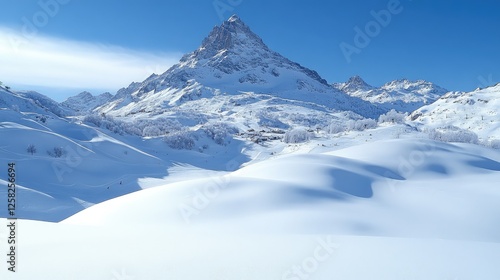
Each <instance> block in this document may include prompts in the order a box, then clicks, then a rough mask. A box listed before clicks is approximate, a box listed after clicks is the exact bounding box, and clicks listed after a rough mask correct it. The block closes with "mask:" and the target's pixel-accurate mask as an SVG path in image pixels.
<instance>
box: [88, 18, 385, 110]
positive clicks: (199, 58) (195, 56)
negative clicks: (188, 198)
mask: <svg viewBox="0 0 500 280" xmlns="http://www.w3.org/2000/svg"><path fill="white" fill-rule="evenodd" d="M243 92H250V93H254V94H265V95H270V96H273V97H274V98H276V99H282V100H284V101H281V102H282V103H285V102H289V101H288V100H293V101H299V102H305V103H312V104H316V105H317V106H323V107H325V108H329V109H330V110H331V111H346V110H348V111H354V112H356V113H357V114H360V115H363V116H365V117H377V116H378V115H380V114H381V113H382V112H383V111H382V110H380V109H379V108H377V107H376V106H374V105H372V104H370V103H369V102H366V101H363V100H360V99H359V98H356V97H350V96H348V95H346V94H344V93H342V92H340V91H338V90H335V89H333V88H332V87H330V86H329V85H328V84H327V83H326V81H325V80H323V79H322V78H321V77H320V76H319V75H318V74H317V73H316V72H315V71H312V70H309V69H307V68H305V67H303V66H301V65H299V64H298V63H295V62H292V61H290V60H289V59H287V58H285V57H283V56H281V55H280V54H278V53H276V52H274V51H272V50H270V49H269V48H268V47H267V46H266V45H265V44H264V43H263V42H262V40H261V39H260V38H259V37H258V36H257V35H256V34H255V33H253V32H252V31H251V30H250V29H249V28H248V26H246V25H245V24H244V23H243V22H242V21H241V20H240V19H239V18H238V17H237V16H233V17H231V18H230V19H229V20H227V21H225V22H224V23H223V24H222V25H221V26H216V27H215V28H214V29H213V30H212V32H211V33H210V34H209V35H208V37H207V38H205V39H204V40H203V42H202V45H201V46H200V47H199V48H198V49H197V50H195V51H194V52H192V53H189V54H186V55H185V56H184V57H183V58H182V59H181V60H180V62H179V63H178V64H176V65H174V66H173V67H172V68H170V69H169V70H168V71H167V72H165V73H163V74H161V75H152V76H151V77H149V78H148V79H146V80H145V81H144V82H142V83H140V84H137V83H133V84H132V85H131V86H130V87H129V88H128V89H122V90H121V92H120V93H119V94H117V95H116V96H115V97H114V98H113V99H112V100H111V101H110V102H109V103H108V104H105V105H103V106H101V107H100V108H99V109H98V111H99V112H101V113H106V114H111V115H114V116H128V115H130V114H131V113H134V112H137V111H142V112H146V113H148V114H150V115H156V114H161V113H162V112H163V111H165V110H169V109H171V108H174V107H177V106H180V105H182V104H185V103H189V102H191V101H195V100H200V99H202V100H210V99H211V98H214V97H219V96H228V98H231V97H235V96H237V95H239V94H241V93H243ZM198 110H199V111H200V112H204V111H206V112H207V113H208V110H207V109H206V108H203V107H200V108H199V109H198Z"/></svg>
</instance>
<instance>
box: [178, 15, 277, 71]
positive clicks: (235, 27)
mask: <svg viewBox="0 0 500 280" xmlns="http://www.w3.org/2000/svg"><path fill="white" fill-rule="evenodd" d="M242 49H247V50H248V49H254V50H255V49H259V50H266V51H269V49H268V47H267V46H266V45H265V44H264V42H263V41H262V39H261V38H260V37H259V36H257V35H256V34H255V33H253V32H252V31H251V30H250V28H249V27H248V26H247V25H246V24H245V23H244V22H243V21H242V20H241V19H240V18H239V17H238V16H236V15H233V16H232V17H231V18H229V20H227V21H225V22H224V23H222V25H220V26H215V27H214V28H213V30H212V32H210V34H209V35H208V36H207V37H206V38H205V39H204V40H203V42H202V44H201V46H200V47H199V48H198V49H197V50H196V51H194V52H193V53H190V54H187V55H185V56H184V57H183V58H182V59H181V62H189V61H191V60H193V59H196V60H204V59H210V58H213V57H214V56H222V55H224V54H227V52H232V53H235V52H240V51H241V50H242Z"/></svg>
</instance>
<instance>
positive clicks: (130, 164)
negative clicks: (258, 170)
mask: <svg viewBox="0 0 500 280" xmlns="http://www.w3.org/2000/svg"><path fill="white" fill-rule="evenodd" d="M11 97H12V99H13V100H14V101H17V103H16V104H19V105H18V107H20V108H21V109H23V104H24V103H23V102H25V103H26V106H28V105H32V104H33V103H32V102H31V100H25V99H22V98H19V97H16V96H11ZM16 98H17V99H16ZM11 103H12V102H11ZM33 106H34V105H33ZM24 109H26V108H24ZM40 112H43V110H42V109H40ZM194 133H196V134H193V137H196V138H195V139H194V140H193V150H192V151H191V150H177V149H174V148H171V147H170V146H169V143H167V142H166V141H164V139H163V138H162V137H153V138H142V137H138V136H132V135H120V134H115V133H113V132H110V131H109V130H106V129H99V128H96V127H91V126H88V125H85V124H82V123H80V122H79V121H78V120H77V119H76V121H68V120H66V119H63V118H59V117H57V116H55V115H46V114H41V113H31V112H17V111H13V110H10V109H7V108H4V109H1V110H0V134H1V135H2V136H3V137H0V163H1V164H2V165H7V163H8V162H16V164H17V166H18V168H19V176H18V181H17V182H18V187H19V189H18V194H19V196H22V197H23V206H22V207H20V208H19V209H18V211H17V213H18V214H19V217H20V218H25V219H35V220H46V221H60V220H62V219H64V218H66V217H68V216H70V215H72V214H74V213H76V212H78V211H80V210H82V209H84V208H86V207H89V206H90V205H93V204H95V203H99V202H102V201H105V200H109V199H111V198H115V197H117V196H121V195H124V194H127V193H130V192H134V191H138V190H140V189H141V188H142V187H141V185H140V180H141V179H143V178H149V179H155V178H156V179H161V178H163V177H165V176H167V175H168V171H167V169H168V168H169V167H173V166H175V165H178V164H186V165H190V166H195V167H197V168H203V169H210V170H214V171H226V170H229V169H231V170H234V169H235V168H238V167H239V166H240V165H241V164H242V163H244V162H246V161H248V160H249V158H248V157H247V156H246V155H244V154H242V153H241V150H242V149H244V148H245V147H246V146H247V143H245V142H243V141H241V140H236V139H223V140H224V141H226V142H225V143H224V145H222V144H221V145H219V144H216V143H215V142H214V140H212V139H211V138H210V136H209V135H208V134H207V133H206V132H204V131H202V130H201V131H197V132H194ZM30 146H31V147H32V148H30V149H29V147H30ZM228 163H231V164H230V165H229V164H228ZM2 179H3V178H0V186H6V184H7V182H6V181H4V180H2ZM6 190H7V188H1V189H0V196H2V197H3V195H6ZM5 202H6V200H3V201H1V202H0V208H2V209H6V205H5ZM0 216H3V217H5V213H1V214H0Z"/></svg>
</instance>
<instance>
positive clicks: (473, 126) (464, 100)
mask: <svg viewBox="0 0 500 280" xmlns="http://www.w3.org/2000/svg"><path fill="white" fill-rule="evenodd" d="M499 112H500V84H497V85H495V86H492V87H488V88H485V89H477V90H475V91H472V92H467V93H463V92H450V93H448V94H446V95H444V96H443V97H441V98H440V99H439V100H437V101H436V102H434V103H433V104H430V105H428V106H424V107H422V108H420V109H418V110H416V111H415V112H413V113H412V115H411V116H410V117H411V119H412V120H415V121H417V122H420V123H423V124H425V125H427V126H429V127H440V126H441V127H442V126H449V125H452V126H456V127H459V128H461V129H466V130H470V131H473V132H475V133H476V134H477V135H478V136H479V137H480V139H481V140H483V141H490V140H500V116H499Z"/></svg>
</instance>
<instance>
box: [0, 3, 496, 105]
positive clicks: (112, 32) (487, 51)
mask: <svg viewBox="0 0 500 280" xmlns="http://www.w3.org/2000/svg"><path fill="white" fill-rule="evenodd" d="M0 10H1V11H2V17H0V35H1V36H0V63H1V64H2V66H0V80H1V81H3V82H4V83H5V84H10V85H11V86H13V87H14V88H16V89H35V90H40V91H41V92H42V93H44V94H46V95H48V96H51V97H53V98H55V99H56V100H62V99H64V98H65V97H67V96H70V95H74V94H76V93H78V92H79V91H81V90H84V89H87V90H90V91H92V92H94V93H100V92H101V91H111V92H112V93H114V92H115V91H116V90H117V89H119V88H120V87H124V86H127V85H128V84H129V83H130V82H132V81H142V80H143V79H144V78H146V77H147V76H149V74H151V73H152V72H162V71H164V70H166V69H167V68H168V67H169V66H171V65H172V64H173V63H175V62H176V61H177V60H178V59H179V58H180V56H181V55H182V54H183V53H186V52H190V51H193V50H194V49H196V48H197V47H198V46H199V45H200V43H201V41H202V40H203V38H204V37H205V36H206V35H208V33H209V32H210V31H211V29H212V28H213V26H214V25H218V24H220V23H221V21H222V19H226V18H228V17H230V16H231V14H233V13H236V14H238V15H239V16H240V18H241V19H242V20H243V21H245V22H246V23H247V24H248V25H249V26H250V28H251V29H252V30H253V31H254V32H255V33H257V34H258V35H259V36H261V37H262V39H263V40H264V42H265V43H266V44H267V45H268V46H269V47H270V48H271V49H273V50H275V51H277V52H279V53H281V54H283V55H284V56H286V57H288V58H290V59H291V60H294V61H296V62H299V63H300V64H302V65H304V66H306V67H309V68H311V69H314V70H316V71H318V72H319V74H320V75H321V76H322V77H324V78H325V79H327V80H328V81H329V82H331V83H333V82H341V81H345V80H347V79H348V78H349V77H350V76H353V75H360V76H361V77H363V78H364V79H365V80H366V81H367V82H368V83H370V84H372V85H375V86H380V85H382V84H383V83H385V82H388V81H390V80H394V79H399V78H409V79H425V80H429V81H431V82H434V83H437V84H438V85H441V86H443V87H445V88H447V89H450V90H464V91H468V90H473V89H475V88H477V87H479V86H481V87H484V86H488V85H490V84H494V83H497V82H500V67H499V62H500V51H499V50H500V17H499V16H498V13H499V12H500V1H497V0H482V1H473V0H470V1H465V0H442V1H438V0H433V1H432V0H413V1H411V0H399V1H398V0H373V1H361V0H345V1H334V0H331V1H326V0H325V1H319V0H318V1H305V0H267V1H264V0H183V1H168V0H163V1H156V0H151V1H131V0H100V1H97V0H39V1H1V2H0ZM374 14H379V15H381V16H380V17H381V18H382V20H381V19H379V20H377V19H376V17H377V16H374ZM388 14H389V15H390V19H389V18H388V17H387V15H388ZM356 28H358V29H356ZM367 28H368V31H367ZM356 30H361V31H362V33H363V34H364V35H359V34H358V33H357V32H358V31H356ZM367 34H368V35H367ZM360 36H361V37H362V36H367V37H366V38H364V39H365V40H361V39H359V37H360ZM356 39H358V40H356ZM341 46H343V48H341ZM346 46H349V47H347V49H346ZM346 50H348V51H347V53H348V55H346ZM353 50H354V51H353Z"/></svg>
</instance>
